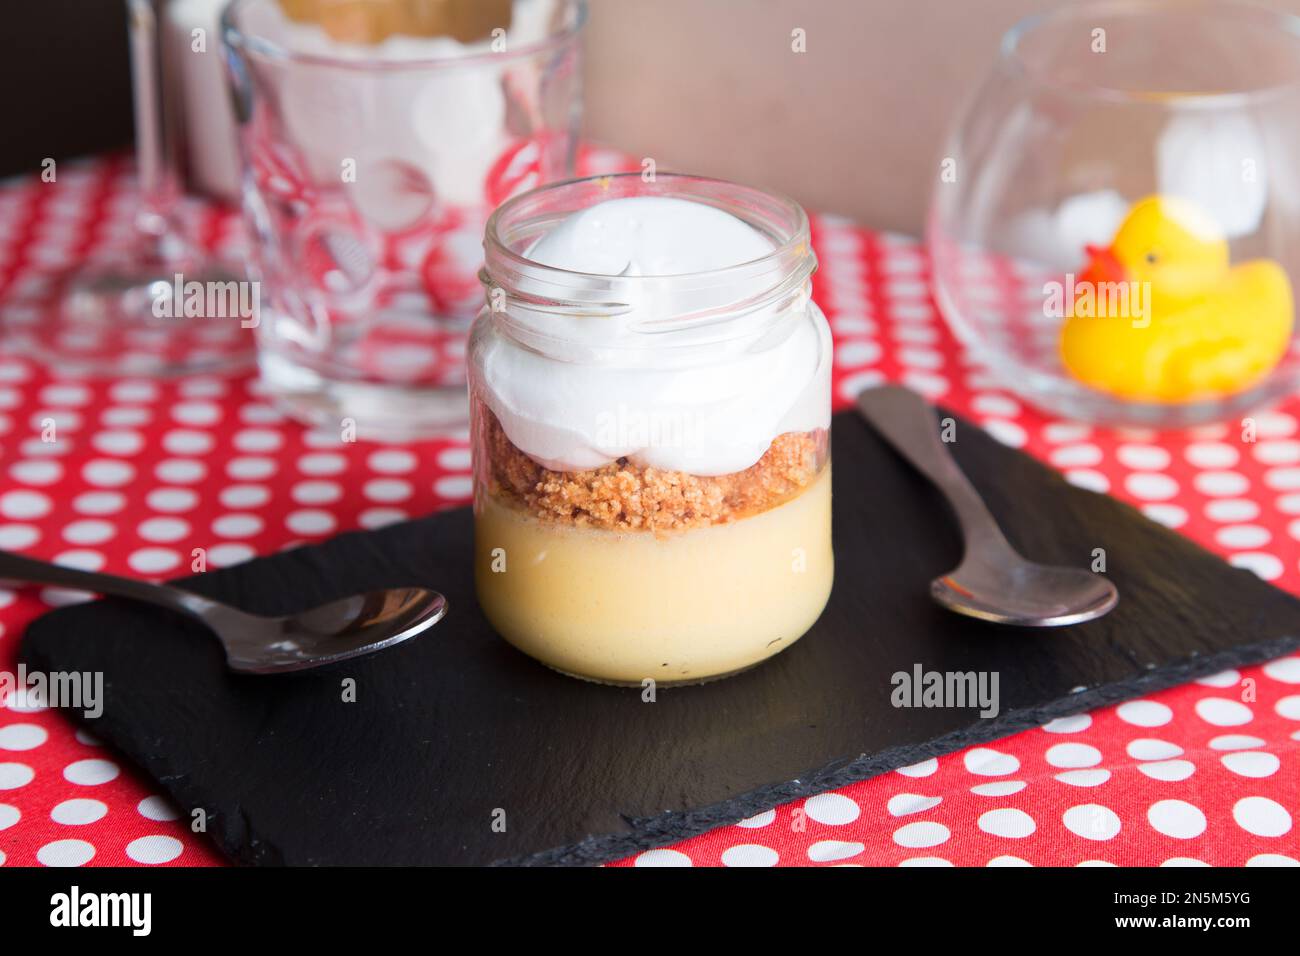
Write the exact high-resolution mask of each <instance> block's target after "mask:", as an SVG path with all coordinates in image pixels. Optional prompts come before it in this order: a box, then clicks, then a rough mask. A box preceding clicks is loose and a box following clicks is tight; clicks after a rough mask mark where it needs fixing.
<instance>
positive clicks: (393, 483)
mask: <svg viewBox="0 0 1300 956" xmlns="http://www.w3.org/2000/svg"><path fill="white" fill-rule="evenodd" d="M411 490H412V489H411V484H410V482H407V481H402V480H401V479H400V478H376V479H375V480H374V481H367V482H366V484H365V486H364V487H363V488H362V489H361V493H362V494H364V495H365V496H366V497H367V498H369V499H370V500H371V501H377V502H381V503H386V504H387V503H392V502H397V501H405V500H406V499H407V498H409V497H411Z"/></svg>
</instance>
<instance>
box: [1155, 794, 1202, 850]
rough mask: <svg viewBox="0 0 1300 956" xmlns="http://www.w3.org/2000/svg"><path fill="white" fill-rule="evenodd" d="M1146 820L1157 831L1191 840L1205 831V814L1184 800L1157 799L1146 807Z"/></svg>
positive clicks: (1179, 838) (1176, 838)
mask: <svg viewBox="0 0 1300 956" xmlns="http://www.w3.org/2000/svg"><path fill="white" fill-rule="evenodd" d="M1147 822H1149V823H1150V824H1151V826H1152V828H1153V829H1155V830H1156V832H1157V833H1162V834H1164V835H1165V836H1167V837H1173V838H1174V839H1175V840H1191V839H1194V838H1196V837H1198V836H1200V835H1201V834H1202V833H1204V832H1205V825H1206V824H1205V814H1204V813H1202V812H1201V811H1200V809H1199V808H1198V807H1196V806H1193V805H1192V804H1190V803H1188V802H1187V801H1186V800H1157V801H1156V802H1155V803H1153V804H1151V806H1150V807H1149V808H1148V809H1147Z"/></svg>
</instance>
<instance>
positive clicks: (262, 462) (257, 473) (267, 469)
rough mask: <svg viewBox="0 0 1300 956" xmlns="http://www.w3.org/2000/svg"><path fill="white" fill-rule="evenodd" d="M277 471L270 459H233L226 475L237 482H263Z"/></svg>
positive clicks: (227, 467)
mask: <svg viewBox="0 0 1300 956" xmlns="http://www.w3.org/2000/svg"><path fill="white" fill-rule="evenodd" d="M309 457H310V456H309ZM340 470H342V469H340ZM275 471H276V464H275V462H274V461H273V460H272V459H270V458H232V459H231V460H230V461H229V462H228V463H227V464H226V474H227V475H229V476H230V477H231V478H234V479H235V480H236V481H263V480H265V479H267V478H270V477H271V476H272V475H274V474H275Z"/></svg>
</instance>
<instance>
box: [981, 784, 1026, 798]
mask: <svg viewBox="0 0 1300 956" xmlns="http://www.w3.org/2000/svg"><path fill="white" fill-rule="evenodd" d="M1027 786H1029V785H1028V784H1027V783H1025V782H1024V781H1023V780H995V781H994V782H993V783H977V784H976V785H975V786H973V787H971V788H970V792H971V793H973V794H975V796H977V797H1009V796H1011V794H1013V793H1019V792H1020V791H1021V790H1023V789H1025V787H1027Z"/></svg>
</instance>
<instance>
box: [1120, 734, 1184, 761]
mask: <svg viewBox="0 0 1300 956" xmlns="http://www.w3.org/2000/svg"><path fill="white" fill-rule="evenodd" d="M1126 750H1127V752H1128V755H1129V756H1130V757H1132V758H1133V759H1134V760H1171V759H1173V758H1174V757H1181V756H1182V754H1183V748H1182V747H1180V746H1178V745H1177V744H1171V743H1170V742H1169V741H1167V740H1156V739H1155V738H1154V737H1139V738H1137V739H1136V740H1130V741H1129V743H1128V747H1127V748H1126Z"/></svg>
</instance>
